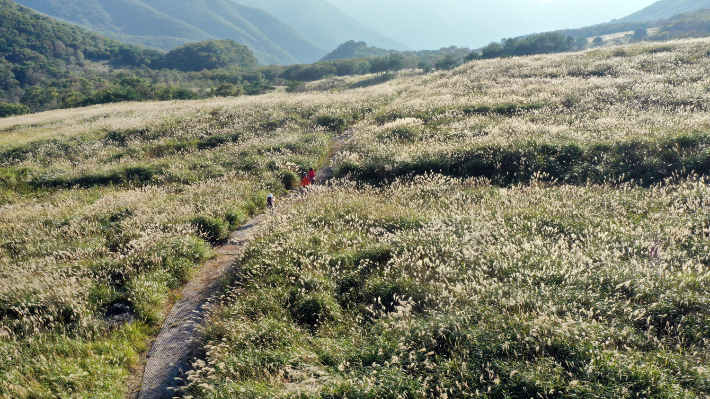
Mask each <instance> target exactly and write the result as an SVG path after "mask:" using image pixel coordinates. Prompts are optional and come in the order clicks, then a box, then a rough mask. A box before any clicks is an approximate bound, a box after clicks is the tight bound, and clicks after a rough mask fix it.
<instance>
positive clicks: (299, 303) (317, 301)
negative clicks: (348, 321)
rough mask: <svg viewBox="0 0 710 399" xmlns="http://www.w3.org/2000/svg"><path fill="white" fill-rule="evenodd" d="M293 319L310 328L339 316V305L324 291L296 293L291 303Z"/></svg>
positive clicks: (336, 318)
mask: <svg viewBox="0 0 710 399" xmlns="http://www.w3.org/2000/svg"><path fill="white" fill-rule="evenodd" d="M291 315H292V317H293V318H294V320H295V321H296V322H297V323H298V324H300V325H302V326H305V327H308V328H310V329H317V328H318V327H319V326H320V325H322V324H323V323H326V322H329V321H334V320H338V319H339V318H340V317H341V309H340V305H338V303H337V302H336V301H335V298H333V297H332V296H330V295H328V294H324V293H309V294H302V293H299V294H296V295H295V298H294V300H293V304H292V305H291Z"/></svg>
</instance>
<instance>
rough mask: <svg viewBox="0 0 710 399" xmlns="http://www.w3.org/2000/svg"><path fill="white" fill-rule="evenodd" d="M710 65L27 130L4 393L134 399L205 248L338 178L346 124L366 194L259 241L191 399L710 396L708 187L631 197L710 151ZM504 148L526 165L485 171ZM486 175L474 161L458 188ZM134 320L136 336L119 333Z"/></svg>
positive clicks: (350, 192)
mask: <svg viewBox="0 0 710 399" xmlns="http://www.w3.org/2000/svg"><path fill="white" fill-rule="evenodd" d="M708 50H710V42H708V41H704V40H699V41H690V42H682V43H680V44H678V43H675V44H664V45H663V46H658V45H648V44H644V45H638V46H635V47H627V48H623V49H611V50H608V51H595V52H588V53H584V54H571V55H569V54H567V55H551V56H542V57H527V58H522V59H506V60H490V61H480V62H474V63H471V64H467V65H466V66H464V67H462V68H459V69H457V70H455V71H453V72H440V73H436V74H433V75H427V76H423V77H408V78H401V79H395V80H392V81H389V82H387V83H384V84H382V85H379V86H374V87H370V88H367V89H358V90H350V91H345V92H340V93H338V92H336V93H328V94H316V93H307V94H300V95H286V94H272V95H267V96H260V97H256V98H239V99H219V100H209V101H198V102H173V103H143V104H121V105H111V106H100V107H92V108H87V109H77V110H67V111H61V112H48V113H43V114H37V115H31V116H24V117H16V118H8V119H4V120H2V121H0V152H1V154H2V155H1V156H2V158H1V159H2V162H3V166H4V169H3V172H2V173H3V174H2V176H0V183H1V185H0V187H2V191H0V201H2V204H3V205H2V211H3V212H2V213H0V214H1V215H2V216H0V217H1V219H0V226H2V227H1V228H0V234H1V235H0V271H1V272H0V356H1V357H2V358H3V359H10V361H8V362H4V363H3V364H2V365H0V396H2V395H5V396H8V397H20V398H25V397H27V398H29V397H37V396H39V397H43V396H52V395H59V396H61V395H64V396H70V397H121V396H122V395H123V393H124V390H125V383H124V381H125V377H126V375H127V373H128V372H129V371H130V370H131V368H132V367H133V366H135V364H136V361H137V353H138V351H139V350H141V349H142V345H143V343H144V342H145V337H146V335H147V334H149V333H150V332H151V331H152V329H153V328H155V326H157V325H158V323H159V322H160V319H161V312H160V311H159V310H160V308H161V306H163V305H164V304H165V303H166V302H167V301H168V298H169V292H170V289H171V287H175V286H178V285H179V284H180V282H181V281H184V279H185V278H186V277H187V276H188V275H189V271H190V270H191V269H192V267H193V265H194V264H197V263H199V262H201V261H202V260H203V259H204V258H205V257H206V256H209V251H208V246H207V245H206V244H205V242H204V239H208V238H209V235H207V234H212V237H214V236H221V235H223V234H224V233H225V231H226V230H227V229H228V228H229V227H230V226H229V224H230V223H231V224H232V226H231V227H233V225H235V224H237V223H238V222H239V221H240V220H242V218H243V217H245V216H246V214H247V213H249V212H251V211H253V210H255V209H259V208H260V207H261V206H263V194H264V193H265V192H266V190H277V189H278V187H279V186H280V182H279V179H280V177H281V174H282V173H283V171H285V170H294V171H299V170H302V169H303V168H304V167H306V166H309V165H310V164H312V163H314V162H316V160H317V159H320V158H321V157H322V155H323V153H324V151H325V150H326V149H327V146H328V137H329V136H330V132H328V131H324V130H323V128H322V127H320V128H319V127H318V126H319V125H330V122H331V121H332V117H335V118H336V120H340V122H339V123H338V124H337V125H342V124H348V123H351V122H353V121H355V120H359V119H362V118H364V121H363V122H361V123H360V124H358V127H357V129H356V131H355V133H354V135H353V137H352V143H353V145H351V146H350V147H349V148H347V149H346V151H345V152H344V153H343V154H342V155H341V156H340V157H339V158H338V159H337V160H336V162H335V166H336V167H337V168H338V169H339V170H340V172H341V173H350V174H351V175H350V177H349V178H348V179H346V180H344V181H343V182H342V183H340V184H339V185H338V186H336V187H333V188H331V189H328V190H324V191H322V192H321V193H320V194H318V195H314V196H313V197H312V198H311V199H310V200H309V201H308V202H307V203H304V204H303V206H302V207H301V208H296V209H294V210H293V212H291V213H289V214H288V215H285V216H284V217H283V218H280V219H278V220H275V221H274V223H273V224H272V225H271V229H270V230H269V232H268V234H266V235H265V236H264V237H263V239H262V240H260V241H258V242H256V243H254V244H253V245H252V246H251V247H250V249H249V251H248V252H247V253H246V254H245V256H244V258H243V260H242V262H241V265H242V269H243V272H242V273H240V274H238V275H236V276H234V282H235V288H234V289H233V290H229V291H228V292H225V294H224V297H223V299H224V300H223V306H222V307H221V308H220V309H218V310H217V311H216V312H215V314H214V316H213V319H212V322H211V324H210V326H208V339H207V340H206V342H205V345H206V349H207V350H208V356H207V358H206V359H205V361H206V363H205V364H204V366H205V367H202V368H200V369H199V370H198V372H197V373H196V374H195V377H196V378H197V379H196V380H195V384H194V385H193V386H192V387H191V392H192V394H194V395H196V396H200V397H211V398H222V397H224V398H227V397H229V398H234V397H248V398H254V397H274V396H288V395H291V396H299V395H301V396H302V397H324V398H331V397H332V398H335V397H343V396H347V397H373V398H374V397H377V398H380V397H398V396H399V397H401V396H403V395H404V396H405V397H425V396H427V395H429V396H442V395H443V394H444V393H446V394H447V395H448V396H454V397H464V396H475V395H476V392H478V393H479V394H481V395H487V396H491V397H530V396H535V395H536V394H539V395H542V396H547V397H573V396H576V397H579V396H587V397H594V396H597V397H631V396H632V395H637V396H642V397H669V398H670V397H702V396H703V395H705V396H707V395H708V394H710V381H708V378H709V377H708V373H707V368H708V361H709V359H708V358H707V353H708V347H707V345H708V340H709V339H710V332H709V331H708V330H707V326H708V325H710V320H708V318H709V317H710V316H709V314H708V310H707V309H708V308H710V300H709V299H708V292H707V287H708V283H709V281H708V279H710V275H709V274H708V271H707V262H708V261H707V249H706V246H707V245H708V244H707V237H706V235H707V220H708V218H709V217H710V214H708V213H707V203H708V201H710V193H708V191H707V189H706V185H705V184H704V183H693V182H690V183H678V180H676V181H669V182H668V185H667V186H664V187H653V188H643V187H642V186H637V185H635V184H630V183H623V184H621V185H617V182H618V180H619V178H620V177H621V180H628V178H627V177H622V176H625V175H622V173H623V171H624V170H631V169H634V170H635V169H639V168H638V165H651V167H652V168H655V169H653V170H660V169H662V168H666V166H665V165H664V164H663V163H659V162H657V161H654V159H656V157H657V152H658V151H660V153H662V154H663V153H664V151H669V153H670V154H671V155H673V156H676V158H671V160H673V159H680V162H686V161H685V159H686V158H687V159H696V158H698V159H701V158H702V157H703V156H705V155H704V154H706V153H707V151H706V147H705V145H706V144H705V141H704V139H703V137H704V136H703V131H706V130H707V129H708V127H710V126H709V125H708V124H709V122H708V118H707V110H705V108H703V106H702V105H703V104H705V103H706V101H705V97H704V96H706V95H707V94H706V93H707V91H706V89H705V87H706V86H707V85H708V84H710V81H708V78H707V76H709V75H708V74H707V73H706V72H705V70H704V68H705V65H706V57H707V53H708ZM511 104H513V105H512V106H511ZM326 116H327V117H328V118H326ZM685 136H689V137H690V139H687V140H686V139H678V140H676V139H677V138H679V137H680V138H682V137H685ZM693 138H698V139H697V140H695V139H693ZM635 140H636V141H635ZM669 140H676V141H675V142H671V141H669ZM637 141H639V142H641V143H645V144H646V145H637V144H636V142H637ZM669 142H670V143H671V144H668V143H669ZM545 143H550V145H551V146H552V147H544V146H542V145H540V144H545ZM560 143H561V144H560ZM562 144H563V145H564V146H572V147H574V146H577V147H579V148H581V149H586V148H589V147H590V146H594V145H602V144H603V145H607V146H609V147H608V148H610V149H612V150H613V151H611V154H612V155H613V156H614V157H616V158H618V159H617V162H611V161H609V162H610V163H604V162H602V163H601V165H602V166H604V167H603V168H601V169H600V170H601V171H602V172H604V173H607V174H604V173H602V174H601V176H602V177H604V176H608V179H607V182H606V184H604V185H587V184H586V183H587V181H588V180H591V182H594V181H596V180H594V178H595V176H597V175H594V174H591V175H582V176H577V175H574V178H566V177H565V176H567V175H565V174H564V173H562V172H565V171H566V170H567V169H565V168H564V167H563V166H565V165H566V163H565V162H566V160H567V159H569V158H559V154H563V152H559V151H557V150H555V149H556V148H558V147H557V146H558V145H562ZM501 146H502V147H504V148H506V149H509V150H510V151H509V154H511V155H510V158H505V159H503V160H498V161H496V162H493V163H491V164H490V165H488V166H487V167H484V166H485V162H487V161H486V160H489V159H491V158H492V157H494V156H496V154H498V153H499V152H500V148H501ZM666 146H667V147H666ZM562 148H567V147H562ZM617 150H618V151H617ZM614 151H616V152H614ZM461 152H462V153H463V154H466V157H461V156H459V154H460V153H461ZM521 153H524V154H525V156H524V157H520V156H517V158H516V157H515V156H513V155H515V154H521ZM573 154H574V153H573ZM674 154H675V155H674ZM678 157H680V158H678ZM684 157H686V158H684ZM616 158H615V159H616ZM659 159H661V160H662V161H663V162H665V161H664V160H665V158H659ZM462 160H463V161H465V163H464V164H466V165H469V164H471V163H472V162H473V166H470V165H469V166H467V168H468V169H461V168H459V169H450V170H447V169H445V168H443V165H453V166H457V165H459V164H460V163H461V161H462ZM582 160H583V162H581V163H580V164H576V166H577V167H578V168H582V169H584V168H592V169H593V168H597V167H599V161H598V160H595V159H594V158H593V157H583V158H582ZM632 160H636V161H638V162H639V163H637V164H632V165H633V166H635V167H636V168H629V167H628V166H625V165H628V163H629V161H632ZM553 161H554V162H556V163H557V164H558V165H560V167H559V168H557V169H554V168H553V169H552V170H548V169H545V168H546V167H548V166H549V165H555V163H554V162H553ZM606 161H608V160H605V162H606ZM636 161H634V162H636ZM481 163H483V166H481ZM407 165H410V166H407ZM412 165H414V166H416V165H430V166H431V167H429V168H428V169H427V168H425V167H413V166H412ZM461 165H463V164H461ZM476 165H479V166H476ZM453 166H452V168H453ZM459 166H460V165H459ZM406 168H410V169H411V172H413V176H408V177H406V179H405V180H404V181H401V182H398V183H395V184H390V183H385V184H381V185H380V186H379V187H370V186H368V185H362V184H361V183H362V182H364V181H367V180H374V181H375V182H378V183H384V181H383V180H382V177H389V178H396V177H397V176H402V175H403V171H405V170H406ZM373 169H374V170H378V171H380V172H379V173H381V174H377V175H375V178H373V177H372V176H370V175H368V173H369V172H368V171H369V170H373ZM428 170H434V171H435V172H446V173H449V174H452V175H457V173H460V171H461V170H466V171H467V172H466V173H461V174H462V175H463V177H464V178H465V179H457V178H450V177H443V176H441V175H437V176H434V175H431V174H429V172H428ZM511 170H512V171H515V172H514V173H518V175H515V174H514V176H517V177H513V178H511V177H510V176H511ZM673 170H674V171H676V172H677V174H679V175H680V176H681V177H682V176H683V175H688V174H690V169H686V170H685V171H684V170H683V169H678V170H676V169H673ZM425 171H426V173H425ZM482 171H484V172H486V173H489V174H490V175H487V174H485V173H482ZM555 171H561V172H559V174H553V173H551V172H555ZM545 173H547V174H548V175H549V176H548V175H546V174H545ZM555 173H557V172H555ZM565 173H566V172H565ZM664 173H665V172H664ZM472 176H479V177H477V178H472ZM585 176H586V178H585ZM590 176H591V177H592V178H589V177H590ZM486 177H488V178H489V179H490V180H487V179H486ZM552 178H557V179H558V182H557V183H556V184H555V185H549V183H547V182H549V181H551V180H552ZM585 179H588V180H585ZM608 180H613V181H608ZM599 181H603V179H602V180H599ZM359 183H360V185H358V184H359ZM518 183H522V184H518ZM579 183H582V184H579ZM200 227H201V228H202V232H203V235H202V236H199V237H202V238H199V237H198V235H197V234H198V228H200ZM28 232H29V234H28ZM116 301H129V302H130V303H131V304H132V306H133V308H134V310H135V312H136V315H137V317H138V322H137V323H135V324H132V325H129V326H123V327H121V328H119V329H111V328H110V326H108V325H107V323H106V321H105V320H104V318H103V313H104V312H105V310H106V309H107V307H108V306H109V305H110V304H111V303H114V302H116ZM38 354H42V356H38ZM199 384H205V385H199ZM70 392H71V393H70ZM521 393H522V394H521Z"/></svg>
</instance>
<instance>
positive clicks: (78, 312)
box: [0, 94, 379, 398]
mask: <svg viewBox="0 0 710 399" xmlns="http://www.w3.org/2000/svg"><path fill="white" fill-rule="evenodd" d="M378 101H379V100H377V101H374V102H373V103H371V104H369V103H368V102H367V101H366V102H353V101H351V100H350V99H348V98H342V97H336V96H333V95H322V96H318V95H309V96H299V97H287V96H285V95H283V94H282V95H271V96H261V97H252V98H240V99H223V100H211V101H204V102H173V103H159V104H158V103H147V104H135V103H133V104H131V103H128V104H121V105H112V106H100V107H93V108H87V109H81V110H70V111H56V112H48V113H43V114H37V115H33V116H30V117H27V118H21V117H20V118H8V119H3V120H2V122H1V124H0V130H2V133H1V134H0V160H1V162H2V164H3V170H2V172H1V176H0V208H2V212H0V358H2V359H3V362H2V364H0V397H10V398H36V397H55V396H58V397H76V398H80V397H82V398H97V397H106V398H121V397H123V396H124V395H125V391H126V385H127V380H128V375H129V373H130V372H131V371H132V369H133V368H134V367H135V366H136V365H137V362H138V353H139V351H141V350H142V349H143V348H144V346H145V342H146V338H147V335H148V334H150V333H152V332H153V331H155V330H154V329H155V328H156V327H157V326H159V325H160V321H161V319H162V317H163V309H164V307H165V305H166V304H167V302H168V301H169V298H170V295H171V292H172V291H171V290H173V289H175V288H176V287H179V286H180V285H181V284H182V283H183V282H184V281H185V280H186V279H187V278H189V275H190V273H191V270H192V269H193V268H194V266H195V265H198V264H200V263H202V262H204V261H205V259H207V258H208V257H209V256H210V249H209V244H208V243H209V242H216V241H218V240H220V239H221V238H224V237H225V235H226V234H227V233H228V232H229V230H230V229H234V228H235V227H236V226H238V225H239V224H240V223H242V221H244V220H245V218H246V217H247V216H248V215H249V214H251V213H254V212H259V211H260V209H261V208H263V207H264V206H265V198H266V193H267V192H274V193H276V194H277V195H280V194H281V193H283V186H282V184H281V180H282V176H283V174H284V173H286V172H287V171H293V172H300V171H305V170H307V167H309V166H313V165H316V164H317V163H318V162H319V160H321V159H322V158H323V156H324V154H325V153H326V151H328V149H329V145H330V144H329V143H330V140H329V138H330V136H331V135H332V132H331V131H329V130H328V129H326V128H323V127H322V126H320V125H319V124H318V121H319V116H321V115H323V114H327V115H329V116H337V117H339V118H342V121H343V123H345V124H347V123H350V122H352V121H353V120H354V119H355V118H360V117H362V113H363V112H367V108H369V107H377V106H378V105H377V104H378ZM117 302H126V303H129V304H130V306H131V308H132V309H133V311H134V313H135V317H136V323H134V324H131V325H125V326H119V327H118V328H115V327H112V326H111V324H110V323H109V322H107V320H106V319H105V318H104V314H105V312H106V310H107V309H108V308H109V307H110V306H111V305H112V304H114V303H117Z"/></svg>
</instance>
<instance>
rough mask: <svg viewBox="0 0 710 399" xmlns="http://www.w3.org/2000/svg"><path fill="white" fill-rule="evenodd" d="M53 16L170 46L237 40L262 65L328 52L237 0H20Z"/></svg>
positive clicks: (107, 32)
mask: <svg viewBox="0 0 710 399" xmlns="http://www.w3.org/2000/svg"><path fill="white" fill-rule="evenodd" d="M17 2H18V3H20V4H22V5H24V6H27V7H30V8H32V9H34V10H37V11H40V12H42V13H45V14H47V15H50V16H52V17H56V18H60V19H63V20H65V21H68V22H72V23H76V24H79V25H81V26H84V27H87V28H89V29H92V30H94V31H96V32H99V33H101V34H103V35H107V36H109V37H113V38H116V39H120V40H123V41H126V42H129V43H135V44H142V45H147V46H152V47H157V48H161V49H164V50H170V49H172V48H174V47H176V46H178V45H181V44H185V43H189V42H196V41H201V40H215V39H231V40H234V41H236V42H237V43H241V44H243V45H245V46H247V47H248V48H249V49H250V50H252V51H253V52H254V55H255V56H256V57H257V59H258V60H259V62H260V63H261V64H295V63H309V62H313V61H316V60H318V59H320V58H321V57H322V56H323V55H324V54H326V53H327V51H326V50H325V49H323V48H321V47H320V46H317V45H315V44H313V43H312V42H310V41H309V40H307V39H305V38H304V37H302V36H301V35H300V34H299V33H298V32H296V30H294V29H293V28H291V27H290V26H288V25H286V24H285V23H283V22H281V21H280V20H278V19H277V18H276V17H274V16H273V15H271V14H269V13H268V12H266V11H264V10H261V9H257V8H253V7H248V6H245V5H242V4H238V3H235V2H233V1H231V0H18V1H17Z"/></svg>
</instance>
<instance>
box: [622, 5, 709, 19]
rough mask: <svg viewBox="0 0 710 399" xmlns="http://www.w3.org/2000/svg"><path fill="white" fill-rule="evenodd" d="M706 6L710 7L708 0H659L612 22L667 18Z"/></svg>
mask: <svg viewBox="0 0 710 399" xmlns="http://www.w3.org/2000/svg"><path fill="white" fill-rule="evenodd" d="M707 7H710V0H659V1H657V2H655V3H653V4H651V5H650V6H648V7H646V8H644V9H643V10H640V11H638V12H635V13H633V14H631V15H629V16H627V17H624V18H621V19H619V20H616V21H613V22H616V23H623V22H645V21H657V20H659V19H668V18H670V17H672V16H674V15H677V14H680V13H683V12H689V11H695V10H699V9H701V8H707Z"/></svg>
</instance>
